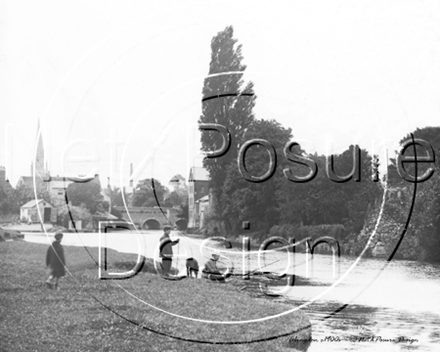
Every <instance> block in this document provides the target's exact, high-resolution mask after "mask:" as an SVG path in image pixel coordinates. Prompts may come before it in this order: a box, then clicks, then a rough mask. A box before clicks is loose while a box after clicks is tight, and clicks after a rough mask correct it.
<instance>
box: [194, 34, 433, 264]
mask: <svg viewBox="0 0 440 352" xmlns="http://www.w3.org/2000/svg"><path fill="white" fill-rule="evenodd" d="M242 61H243V55H242V46H241V45H240V44H238V41H237V39H236V38H234V31H233V28H232V27H227V28H226V29H225V30H223V31H220V32H219V33H218V34H217V35H216V36H214V37H213V39H212V41H211V62H210V65H209V72H208V73H209V74H208V76H207V78H206V79H205V81H204V86H203V90H202V96H203V99H202V114H201V116H200V118H199V120H198V122H199V123H200V124H207V123H211V124H212V123H215V124H220V125H223V126H224V127H226V128H227V129H228V130H229V132H230V136H231V141H232V143H231V147H230V148H229V150H228V152H227V153H226V154H225V155H223V156H221V157H217V158H206V159H205V160H204V167H205V168H206V169H207V170H208V172H209V175H210V188H211V194H212V200H211V208H210V212H209V214H207V215H206V214H205V227H206V231H207V232H208V233H214V232H215V231H216V229H221V230H222V232H223V233H224V234H227V235H228V236H236V235H240V234H246V235H251V236H253V237H255V238H261V239H263V238H267V236H268V234H272V235H282V236H291V237H296V238H297V239H298V237H303V236H306V234H311V233H312V234H313V233H316V234H319V233H322V232H324V233H325V231H327V232H332V231H333V232H334V233H337V234H338V237H339V239H340V240H341V241H342V242H343V243H344V245H345V249H346V251H347V253H350V254H354V255H357V254H359V253H360V252H361V250H362V249H363V247H362V245H365V244H366V239H368V238H369V236H370V235H371V233H372V230H373V228H374V227H372V224H374V219H377V217H378V214H379V211H380V208H381V206H382V204H383V202H381V200H382V199H383V197H384V196H385V198H386V202H385V204H386V207H385V210H384V216H383V218H382V219H383V221H382V222H381V226H382V227H379V231H378V232H380V234H379V235H378V236H377V237H376V238H375V241H376V243H377V242H378V239H381V240H383V241H385V243H387V245H388V244H389V246H391V244H392V243H395V242H396V241H395V238H394V237H395V235H394V232H396V231H397V230H396V229H395V227H396V226H394V227H393V226H391V225H390V224H402V221H403V219H404V217H405V214H407V211H408V206H409V205H408V204H409V203H405V204H406V205H405V204H400V203H401V202H407V200H408V199H407V198H408V197H409V195H410V194H411V192H412V187H411V186H412V185H411V184H410V183H408V182H407V181H404V180H402V178H401V177H400V176H399V175H398V173H397V167H396V160H394V159H392V160H391V164H390V166H389V167H388V172H387V174H386V175H379V173H378V166H379V162H378V156H377V155H370V154H369V152H368V151H367V150H366V149H362V148H361V147H360V146H354V145H351V146H348V147H347V149H346V150H345V151H344V152H342V153H340V154H339V155H335V156H333V160H330V157H329V156H326V155H319V154H317V153H315V154H310V153H307V151H305V150H303V149H301V146H299V145H296V144H293V145H292V149H291V150H288V151H287V152H286V150H285V147H286V144H287V143H288V142H289V141H292V140H293V139H294V136H293V133H292V130H291V129H290V128H286V127H284V126H282V125H281V124H280V123H278V122H277V121H275V120H265V119H257V118H256V117H255V115H254V113H253V108H254V106H255V104H256V103H257V94H256V93H255V89H254V84H253V83H252V82H245V81H244V79H243V74H244V72H245V70H246V66H245V65H244V64H243V63H242ZM231 71H233V72H234V73H230V72H231ZM212 97H214V98H212ZM439 132H440V131H439V128H425V129H418V130H417V131H415V132H414V135H415V137H416V138H423V139H425V140H426V141H427V142H428V143H430V144H431V145H432V146H435V149H436V150H435V152H436V154H437V155H440V154H439V153H440V150H439V147H440V140H439V139H440V133H439ZM409 137H410V135H408V136H404V137H403V138H402V141H401V144H403V143H404V142H405V141H406V140H407V139H408V138H409ZM251 139H264V140H266V141H268V142H269V144H270V145H272V146H273V148H274V150H275V154H276V155H277V156H285V157H280V158H278V160H277V164H276V167H275V170H274V171H275V172H274V174H273V176H272V177H271V178H269V179H268V180H266V181H265V182H259V183H255V182H249V181H248V180H246V179H245V178H244V177H243V175H242V174H241V173H240V171H239V167H238V164H237V157H238V155H239V150H240V147H242V146H243V145H244V144H245V143H246V142H247V141H249V140H251ZM222 143H223V140H222V137H221V135H220V133H218V132H216V131H203V132H202V134H201V144H202V150H203V151H205V152H209V151H214V150H218V149H219V148H220V147H221V145H222ZM289 153H290V154H289ZM356 153H358V159H357V160H358V161H359V165H358V171H359V175H358V176H359V177H360V182H356V181H355V180H350V181H348V182H335V180H334V178H335V176H334V175H339V176H345V175H350V173H352V172H353V168H354V167H355V165H354V154H356ZM408 154H410V151H408ZM289 155H296V156H297V159H296V160H297V161H298V160H306V159H308V160H312V161H313V164H314V166H313V167H310V163H309V164H307V163H300V162H295V163H293V162H292V160H289ZM418 155H419V154H418ZM270 161H271V160H270V156H269V154H268V150H267V148H265V147H264V146H262V145H258V144H255V145H253V146H252V147H251V148H249V149H248V150H247V152H246V154H245V168H246V172H247V173H249V174H252V175H255V176H261V175H263V174H264V173H265V172H267V170H268V165H270ZM272 162H273V160H272ZM331 162H332V163H331ZM329 165H330V166H329ZM436 165H437V169H438V160H437V161H436ZM426 167H427V166H426ZM426 167H424V168H423V167H421V168H420V170H418V171H419V174H420V172H422V171H424V170H425V169H426ZM313 168H316V170H313ZM313 171H315V175H314V176H313V177H312V178H310V179H309V180H308V182H292V181H291V180H290V178H293V177H292V175H295V176H297V178H298V177H306V176H307V175H308V174H310V173H311V172H313ZM289 175H290V177H289ZM332 175H333V176H332ZM331 178H333V180H332V179H331ZM439 178H440V175H439V173H438V171H437V173H436V174H435V175H434V176H433V177H432V178H431V179H430V180H428V181H427V182H425V183H423V184H420V185H418V191H417V197H418V200H417V206H416V207H415V209H414V212H413V218H412V221H411V229H410V231H409V235H407V237H408V239H407V238H405V241H404V242H405V244H404V245H403V246H402V247H401V249H402V250H401V251H400V252H401V256H402V257H403V258H408V259H430V260H431V259H433V258H436V256H437V258H440V256H438V254H439V251H440V246H439V245H440V242H439V239H440V234H439V231H440V223H439V222H440V220H439V216H440V215H439V214H440V208H439V206H440V205H439V197H438V195H439V192H438V190H439V188H440V181H439ZM373 179H375V181H376V182H374V181H373ZM399 191H400V193H401V195H400V197H396V196H395V193H396V192H399ZM243 221H249V222H250V224H251V229H250V231H249V230H243V229H242V222H243ZM403 223H404V222H403ZM331 225H332V226H333V230H330V229H331V228H332V226H331ZM383 226H385V227H386V226H388V229H387V230H384V229H385V227H383ZM390 226H391V227H392V228H393V231H391V227H390ZM313 227H320V228H321V229H324V230H323V231H321V232H320V231H315V230H311V229H312V228H313ZM306 229H307V230H306ZM393 236H394V237H393ZM359 239H361V241H359ZM373 243H375V242H374V241H373ZM421 248H424V250H423V251H421ZM420 253H422V254H420Z"/></svg>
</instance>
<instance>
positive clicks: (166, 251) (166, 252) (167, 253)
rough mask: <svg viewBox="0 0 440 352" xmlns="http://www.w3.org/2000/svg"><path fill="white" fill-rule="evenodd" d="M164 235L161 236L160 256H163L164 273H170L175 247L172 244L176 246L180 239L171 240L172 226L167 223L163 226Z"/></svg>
mask: <svg viewBox="0 0 440 352" xmlns="http://www.w3.org/2000/svg"><path fill="white" fill-rule="evenodd" d="M163 232H164V234H163V236H162V237H161V238H160V257H161V258H162V269H163V273H164V275H168V274H169V272H170V270H171V262H172V260H173V248H171V246H175V245H176V244H178V243H179V239H177V240H176V241H171V239H170V233H171V226H169V225H165V226H164V227H163Z"/></svg>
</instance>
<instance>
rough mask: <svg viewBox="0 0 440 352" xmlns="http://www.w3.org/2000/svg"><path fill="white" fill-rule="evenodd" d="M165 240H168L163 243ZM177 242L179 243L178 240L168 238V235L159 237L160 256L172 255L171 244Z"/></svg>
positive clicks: (173, 244) (169, 256) (170, 256)
mask: <svg viewBox="0 0 440 352" xmlns="http://www.w3.org/2000/svg"><path fill="white" fill-rule="evenodd" d="M165 241H168V242H167V243H166V244H165V245H163V243H165ZM177 243H179V241H174V242H172V241H171V240H170V236H168V235H166V234H164V235H163V236H162V237H161V238H160V257H161V258H170V259H171V258H172V257H173V248H172V247H171V246H175V245H176V244H177Z"/></svg>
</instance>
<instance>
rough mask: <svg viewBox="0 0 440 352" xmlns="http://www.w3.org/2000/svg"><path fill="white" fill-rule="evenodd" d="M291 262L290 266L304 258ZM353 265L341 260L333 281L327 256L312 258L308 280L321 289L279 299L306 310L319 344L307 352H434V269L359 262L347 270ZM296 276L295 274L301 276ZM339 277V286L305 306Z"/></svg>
mask: <svg viewBox="0 0 440 352" xmlns="http://www.w3.org/2000/svg"><path fill="white" fill-rule="evenodd" d="M295 256H296V261H301V260H304V258H305V254H296V255H295ZM356 259H357V258H353V257H341V258H340V259H339V260H338V261H337V263H336V267H337V270H336V271H337V277H336V278H333V263H332V256H330V255H319V254H318V255H315V256H314V258H313V260H310V261H309V268H310V271H309V277H310V279H312V280H313V281H316V282H318V283H321V284H320V285H319V284H318V285H313V286H294V287H293V288H292V289H291V290H290V291H289V292H288V293H287V294H286V295H285V297H286V299H287V300H289V301H291V302H292V303H293V304H295V305H301V304H305V305H306V307H304V308H303V311H304V312H306V313H307V315H308V316H309V317H310V319H311V321H312V326H313V332H312V334H313V338H314V339H317V340H318V341H319V342H313V343H312V344H311V345H310V347H309V348H308V351H309V352H314V351H340V350H356V351H373V350H374V351H376V350H377V351H405V350H418V351H436V350H439V349H440V324H439V323H440V302H439V297H440V281H439V279H438V278H439V277H440V265H436V264H426V263H417V262H411V261H392V262H390V263H387V262H386V260H377V259H362V260H360V261H359V262H358V263H357V265H356V266H354V267H352V265H353V263H354V262H355V260H356ZM351 267H352V269H351V271H350V272H348V271H349V270H350V268H351ZM300 270H301V269H299V270H297V274H298V275H304V274H305V272H303V273H301V272H298V271H300ZM347 272H348V273H347ZM344 274H346V276H345V277H344V279H343V280H342V281H341V282H340V284H338V285H336V286H335V287H333V288H331V289H330V290H329V291H328V292H327V293H326V294H325V295H324V296H322V297H320V298H318V299H316V301H314V302H313V303H311V304H308V305H307V303H308V302H310V301H313V300H314V299H315V298H316V297H317V296H319V295H320V294H322V292H324V291H325V290H327V289H329V287H331V285H332V284H334V283H335V282H337V280H338V278H340V277H342V276H343V275H344ZM329 285H330V286H329ZM345 304H347V306H345ZM341 308H343V309H342V310H341ZM326 337H331V338H327V339H326ZM329 340H333V342H330V341H329ZM392 340H395V341H396V340H397V341H398V340H400V341H403V342H400V343H395V342H391V341H392ZM411 340H413V341H411ZM415 340H417V341H415ZM321 341H322V342H321Z"/></svg>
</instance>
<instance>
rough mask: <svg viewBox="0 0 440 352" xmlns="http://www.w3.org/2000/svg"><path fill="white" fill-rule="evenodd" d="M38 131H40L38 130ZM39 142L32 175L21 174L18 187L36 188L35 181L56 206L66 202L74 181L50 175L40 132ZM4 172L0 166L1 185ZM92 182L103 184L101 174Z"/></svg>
mask: <svg viewBox="0 0 440 352" xmlns="http://www.w3.org/2000/svg"><path fill="white" fill-rule="evenodd" d="M39 130H40V121H38V129H37V131H39ZM37 133H38V132H37ZM37 137H38V142H37V151H36V154H35V159H34V161H33V162H32V163H31V176H21V177H20V178H19V180H18V182H17V186H16V187H20V186H25V187H27V188H30V189H32V190H34V182H35V186H36V187H37V193H39V192H41V191H47V192H49V195H50V198H51V200H52V202H53V205H54V206H57V205H61V204H65V203H66V190H67V187H68V186H69V185H70V184H71V183H73V182H74V181H72V180H70V179H69V178H67V177H63V176H58V175H57V176H50V173H49V171H48V170H47V165H46V162H45V155H44V147H43V134H42V133H41V132H40V134H39V135H37ZM1 177H2V172H1V168H0V185H1ZM90 182H95V183H97V184H99V186H101V182H100V180H99V176H98V175H96V176H95V178H94V179H93V180H91V181H90ZM103 197H104V199H105V200H109V196H108V194H106V193H105V192H103Z"/></svg>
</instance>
